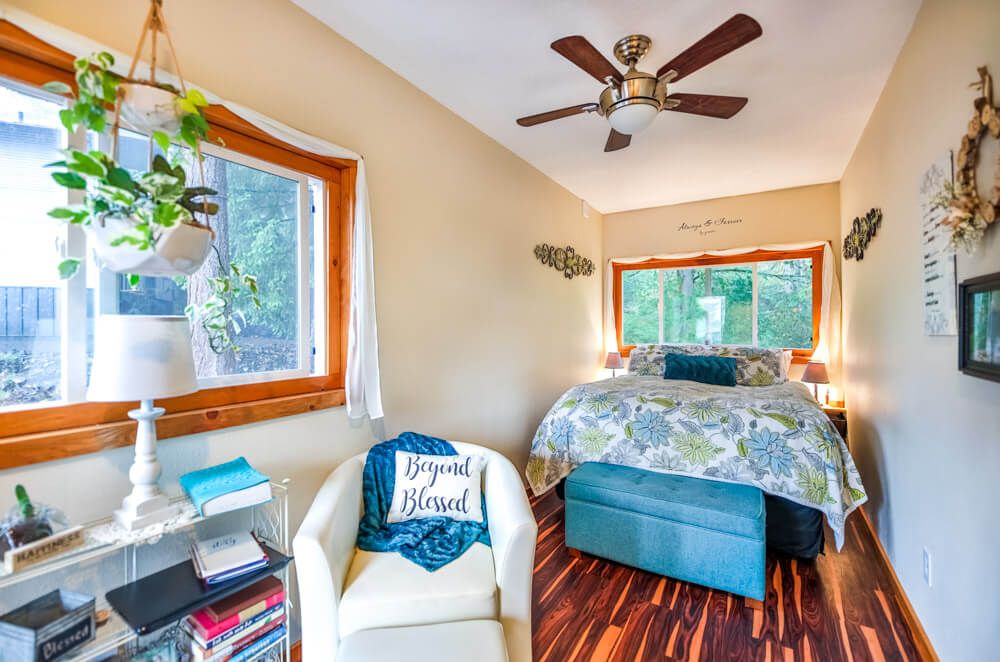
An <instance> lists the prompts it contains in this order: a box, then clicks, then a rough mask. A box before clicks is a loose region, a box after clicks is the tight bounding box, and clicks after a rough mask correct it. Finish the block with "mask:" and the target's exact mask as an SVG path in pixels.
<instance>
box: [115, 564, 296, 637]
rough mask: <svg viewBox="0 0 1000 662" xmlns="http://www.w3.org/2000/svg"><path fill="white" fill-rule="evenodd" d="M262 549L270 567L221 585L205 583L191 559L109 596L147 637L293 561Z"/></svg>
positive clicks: (127, 585)
mask: <svg viewBox="0 0 1000 662" xmlns="http://www.w3.org/2000/svg"><path fill="white" fill-rule="evenodd" d="M261 547H262V548H263V549H264V552H266V553H267V556H268V563H267V566H266V567H264V568H261V569H260V570H257V571H256V572H252V573H250V574H249V575H244V576H242V577H237V578H236V579H230V580H229V581H227V582H222V583H221V584H212V585H210V586H209V585H206V584H204V583H203V582H202V581H201V580H200V579H198V577H197V576H196V575H195V574H194V568H193V567H192V566H191V561H190V560H188V561H183V562H181V563H178V564H177V565H174V566H170V567H169V568H167V569H165V570H161V571H159V572H156V573H153V574H152V575H149V576H147V577H143V578H142V579H140V580H138V581H134V582H132V583H131V584H125V585H124V586H119V587H118V588H116V589H112V590H110V591H108V592H107V594H106V595H105V597H106V598H107V599H108V602H109V603H110V604H111V606H112V607H114V609H115V611H117V612H118V613H119V614H120V615H121V617H122V618H124V619H125V622H126V623H128V624H129V627H131V628H132V629H134V630H135V631H136V632H137V633H138V634H146V633H148V632H152V631H154V630H158V629H160V628H162V627H163V626H165V625H169V624H171V623H173V622H175V621H177V620H180V619H181V618H183V617H185V616H187V615H188V614H190V613H191V612H193V611H197V610H199V609H201V608H202V607H205V606H207V605H210V604H212V603H213V602H215V601H217V600H221V599H222V598H224V597H226V596H228V595H232V594H233V593H236V592H237V591H239V590H241V589H244V588H246V587H247V586H250V585H251V584H253V583H254V582H256V581H258V580H260V579H263V578H264V577H267V576H268V575H273V574H274V573H276V572H278V571H279V570H281V569H283V568H284V567H285V566H286V565H288V562H289V561H291V560H292V557H290V556H285V555H284V554H282V553H281V552H278V551H276V550H274V549H271V548H270V547H268V546H267V545H261ZM286 589H287V587H286Z"/></svg>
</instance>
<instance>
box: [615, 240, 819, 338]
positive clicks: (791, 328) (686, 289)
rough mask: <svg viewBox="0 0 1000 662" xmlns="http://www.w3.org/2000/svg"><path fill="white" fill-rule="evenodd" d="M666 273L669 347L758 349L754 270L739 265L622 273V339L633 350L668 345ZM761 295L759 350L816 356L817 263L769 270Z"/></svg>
mask: <svg viewBox="0 0 1000 662" xmlns="http://www.w3.org/2000/svg"><path fill="white" fill-rule="evenodd" d="M660 271H662V273H663V339H662V342H667V343H703V342H705V341H706V339H707V340H708V341H710V342H711V343H713V344H740V345H749V344H751V343H752V342H753V268H752V266H751V265H731V266H722V267H714V268H696V269H663V270H656V269H644V270H636V271H624V272H622V312H623V324H622V335H623V340H624V342H625V343H626V344H629V345H632V344H640V343H658V342H660V338H659V334H660V329H659V327H660V320H659V313H658V305H659V273H660ZM758 288H759V291H758V304H759V315H758V345H760V346H761V347H785V348H811V347H812V261H811V260H809V259H800V260H781V261H772V262H761V263H759V264H758Z"/></svg>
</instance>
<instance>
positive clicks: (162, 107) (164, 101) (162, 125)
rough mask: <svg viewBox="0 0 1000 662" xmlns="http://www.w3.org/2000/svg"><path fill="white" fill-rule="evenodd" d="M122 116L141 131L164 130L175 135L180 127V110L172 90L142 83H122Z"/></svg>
mask: <svg viewBox="0 0 1000 662" xmlns="http://www.w3.org/2000/svg"><path fill="white" fill-rule="evenodd" d="M121 89H122V90H123V91H124V97H123V99H122V110H121V113H122V118H123V119H124V120H125V121H126V122H127V123H128V124H129V126H131V127H132V128H133V129H135V130H136V131H139V132H140V133H147V134H148V133H152V132H153V131H163V132H164V133H167V134H170V135H173V134H175V133H177V130H178V129H179V128H180V111H179V110H178V109H177V106H176V105H175V104H174V99H175V98H176V95H175V94H174V93H173V92H171V91H170V90H165V89H163V88H162V87H154V86H153V85H142V84H140V83H122V84H121Z"/></svg>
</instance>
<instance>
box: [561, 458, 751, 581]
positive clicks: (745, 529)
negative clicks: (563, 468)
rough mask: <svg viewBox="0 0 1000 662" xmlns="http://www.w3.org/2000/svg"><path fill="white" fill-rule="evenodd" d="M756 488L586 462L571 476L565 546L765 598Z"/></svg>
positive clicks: (567, 484) (568, 486) (638, 566)
mask: <svg viewBox="0 0 1000 662" xmlns="http://www.w3.org/2000/svg"><path fill="white" fill-rule="evenodd" d="M764 517H765V511H764V495H763V494H762V493H761V491H760V490H759V489H757V488H756V487H752V486H749V485H737V484H733V483H721V482H717V481H710V480H704V479H700V478H691V477H688V476H674V475H669V474H659V473H654V472H651V471H645V470H643V469H634V468H632V467H624V466H618V465H614V464H602V463H598V462H587V463H585V464H582V465H580V467H578V468H577V469H576V470H575V471H574V472H573V473H571V474H570V475H569V477H567V478H566V546H567V547H570V548H575V549H579V550H581V551H584V552H587V553H589V554H593V555H595V556H601V557H604V558H607V559H611V560H613V561H617V562H619V563H624V564H626V565H630V566H634V567H637V568H642V569H643V570H649V571H651V572H656V573H659V574H662V575H668V576H670V577H676V578H677V579H682V580H684V581H689V582H695V583H697V584H704V585H705V586H711V587H713V588H718V589H722V590H724V591H730V592H732V593H738V594H740V595H745V596H747V597H750V598H753V599H755V600H763V599H764V555H765V549H766V542H765V539H764V531H765V525H764V524H765V521H764Z"/></svg>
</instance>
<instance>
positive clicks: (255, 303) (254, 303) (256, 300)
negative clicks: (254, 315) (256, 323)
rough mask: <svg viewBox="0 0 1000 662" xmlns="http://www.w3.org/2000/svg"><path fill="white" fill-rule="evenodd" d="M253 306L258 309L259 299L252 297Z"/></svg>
mask: <svg viewBox="0 0 1000 662" xmlns="http://www.w3.org/2000/svg"><path fill="white" fill-rule="evenodd" d="M253 305H255V306H257V307H258V308H260V299H258V298H257V297H254V298H253Z"/></svg>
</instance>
